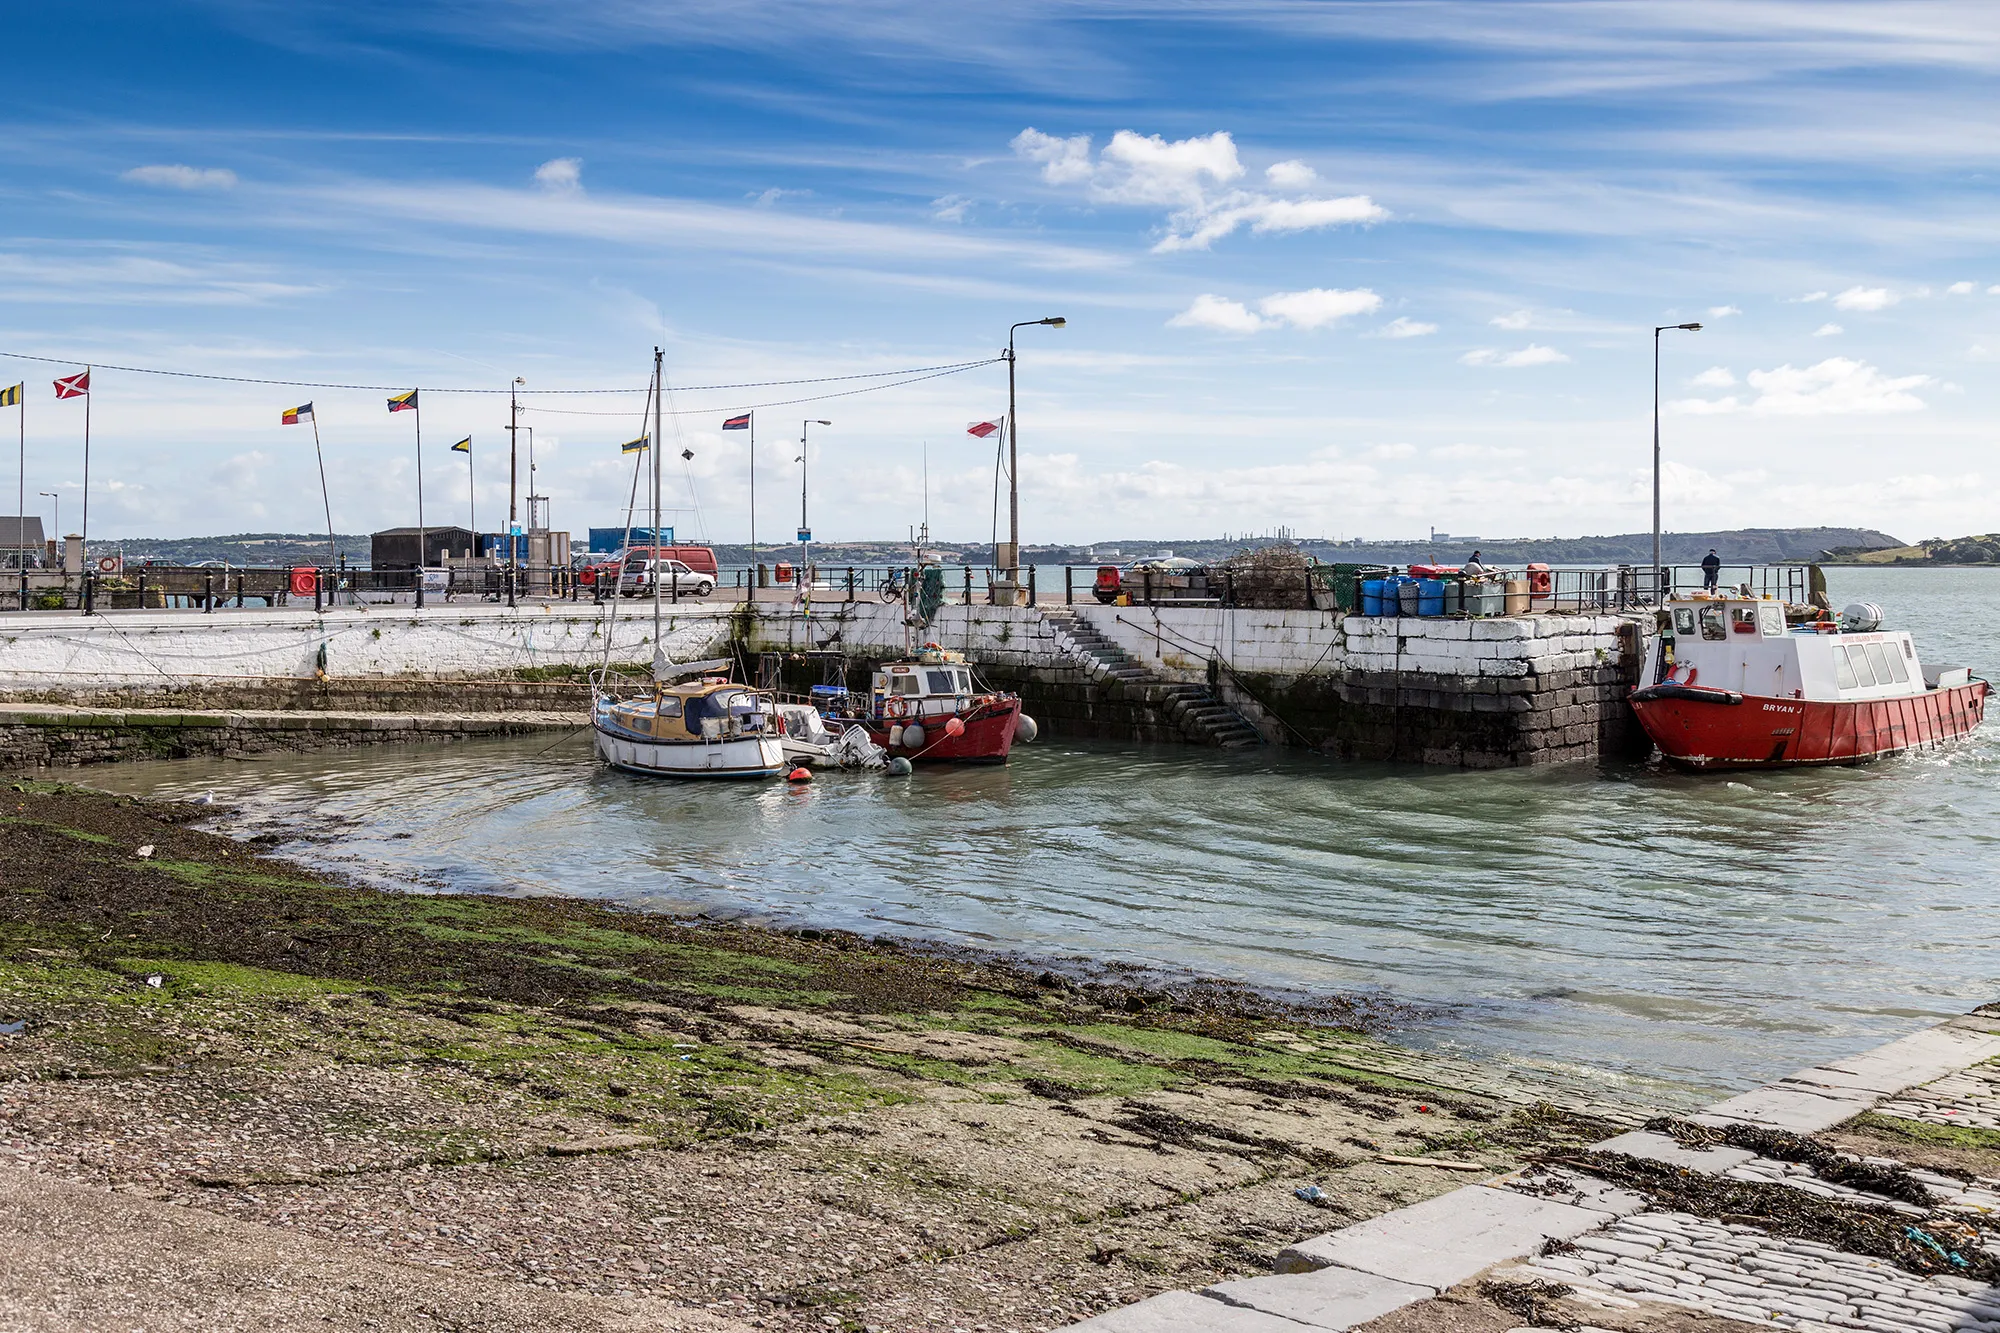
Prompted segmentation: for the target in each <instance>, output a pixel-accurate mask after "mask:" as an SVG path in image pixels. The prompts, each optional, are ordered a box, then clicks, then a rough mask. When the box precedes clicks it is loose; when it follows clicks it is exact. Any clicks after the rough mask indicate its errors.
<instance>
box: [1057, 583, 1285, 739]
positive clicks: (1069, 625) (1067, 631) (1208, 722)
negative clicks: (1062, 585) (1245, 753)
mask: <svg viewBox="0 0 2000 1333" xmlns="http://www.w3.org/2000/svg"><path fill="white" fill-rule="evenodd" d="M1043 615H1044V616H1046V617H1047V619H1048V621H1049V623H1050V624H1051V625H1052V626H1053V627H1055V628H1056V629H1058V630H1060V631H1061V632H1062V634H1063V636H1064V637H1065V638H1067V639H1068V640H1069V642H1070V643H1071V644H1072V645H1074V647H1075V648H1076V650H1077V651H1078V652H1080V653H1083V654H1084V655H1086V656H1087V657H1089V658H1090V659H1091V660H1092V661H1093V662H1094V663H1095V664H1096V665H1095V667H1094V668H1093V670H1092V673H1091V674H1093V675H1096V676H1098V677H1099V678H1100V679H1104V680H1112V681H1117V682H1118V683H1119V684H1120V685H1121V686H1124V687H1125V688H1126V689H1128V690H1130V691H1132V692H1133V693H1137V694H1139V695H1140V696H1142V697H1144V698H1147V699H1148V700H1149V701H1151V702H1154V703H1156V704H1157V705H1158V706H1159V708H1160V711H1161V712H1163V713H1165V714H1166V716H1167V719H1168V720H1169V721H1171V722H1172V723H1173V724H1174V725H1175V726H1176V727H1178V728H1179V729H1180V733H1181V735H1183V736H1184V737H1186V738H1187V739H1188V740H1190V741H1193V742H1194V743H1195V744H1197V745H1212V746H1215V747H1216V748H1218V749H1224V750H1241V749H1247V748H1249V747H1251V746H1253V745H1261V744H1263V742H1264V737H1263V735H1262V734H1261V733H1260V732H1259V731H1258V730H1257V729H1256V728H1255V727H1253V726H1251V725H1250V723H1248V722H1247V721H1245V720H1244V719H1243V717H1242V716H1241V715H1240V714H1238V713H1237V712H1236V711H1235V710H1234V709H1232V708H1230V707H1229V706H1228V705H1227V704H1225V703H1223V702H1222V701H1221V700H1219V699H1217V698H1216V697H1215V695H1214V694H1213V693H1212V692H1210V690H1209V689H1208V687H1207V686H1205V685H1183V684H1176V683H1170V682H1167V681H1164V680H1162V679H1160V678H1159V677H1158V676H1156V675H1154V674H1153V672H1152V671H1151V670H1149V669H1148V668H1147V667H1146V666H1145V665H1144V664H1143V663H1141V662H1139V661H1137V660H1135V659H1134V658H1133V657H1132V655H1131V654H1129V653H1127V652H1126V651H1125V650H1124V649H1123V648H1120V647H1119V646H1118V645H1117V644H1115V643H1113V642H1112V641H1111V640H1110V639H1108V638H1106V637H1105V636H1104V634H1103V633H1102V632H1101V631H1100V630H1098V629H1097V628H1096V627H1095V626H1094V625H1092V624H1091V623H1090V622H1089V621H1087V620H1084V619H1083V618H1082V617H1080V616H1078V615H1077V614H1076V613H1075V612H1074V611H1070V610H1068V609H1066V608H1050V609H1047V610H1045V611H1044V612H1043Z"/></svg>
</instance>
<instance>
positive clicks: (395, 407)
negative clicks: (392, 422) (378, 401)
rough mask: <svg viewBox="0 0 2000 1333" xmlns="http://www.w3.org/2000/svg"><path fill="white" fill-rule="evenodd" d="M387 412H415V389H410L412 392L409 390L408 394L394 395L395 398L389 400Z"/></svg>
mask: <svg viewBox="0 0 2000 1333" xmlns="http://www.w3.org/2000/svg"><path fill="white" fill-rule="evenodd" d="M389 410H390V411H391V412H414V411H416V410H417V391H416V390H415V389H412V390H410V391H409V392H408V393H399V394H397V395H396V396H395V397H393V398H391V399H390V400H389Z"/></svg>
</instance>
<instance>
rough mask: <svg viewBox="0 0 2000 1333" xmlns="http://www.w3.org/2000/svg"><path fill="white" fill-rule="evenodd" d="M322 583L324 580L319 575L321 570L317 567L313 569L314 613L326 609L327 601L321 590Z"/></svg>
mask: <svg viewBox="0 0 2000 1333" xmlns="http://www.w3.org/2000/svg"><path fill="white" fill-rule="evenodd" d="M321 583H322V580H321V579H320V576H319V570H318V569H317V568H315V569H314V570H313V614H314V615H318V614H319V613H320V612H321V611H324V610H325V609H326V603H325V601H324V600H323V599H322V595H321V592H320V586H321Z"/></svg>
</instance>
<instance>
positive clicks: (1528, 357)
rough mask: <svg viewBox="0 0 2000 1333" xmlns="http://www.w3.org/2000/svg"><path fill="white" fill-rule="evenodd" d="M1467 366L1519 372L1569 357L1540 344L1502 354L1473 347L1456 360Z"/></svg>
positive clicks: (1493, 350)
mask: <svg viewBox="0 0 2000 1333" xmlns="http://www.w3.org/2000/svg"><path fill="white" fill-rule="evenodd" d="M1458 359H1459V361H1460V363H1461V364H1464V365H1468V366H1498V367H1499V368H1501V369H1502V370H1520V369H1523V368H1525V367H1528V366H1554V365H1560V364H1561V363H1563V362H1565V361H1567V360H1569V357H1568V356H1566V355H1565V354H1563V353H1562V352H1559V351H1557V350H1556V349H1555V348H1553V347H1544V346H1542V345H1541V344H1540V343H1529V344H1528V345H1527V346H1526V347H1522V348H1517V349H1516V350H1514V351H1511V352H1503V351H1501V350H1499V349H1498V348H1494V347H1475V348H1473V349H1472V350H1471V351H1469V352H1467V353H1466V354H1465V355H1464V356H1461V357H1460V358H1458Z"/></svg>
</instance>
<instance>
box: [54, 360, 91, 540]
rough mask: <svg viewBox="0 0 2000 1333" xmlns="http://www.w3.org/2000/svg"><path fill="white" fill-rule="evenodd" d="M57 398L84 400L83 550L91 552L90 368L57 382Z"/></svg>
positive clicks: (66, 376) (86, 367) (81, 534)
mask: <svg viewBox="0 0 2000 1333" xmlns="http://www.w3.org/2000/svg"><path fill="white" fill-rule="evenodd" d="M56 397H58V398H81V399H83V531H82V532H81V533H80V534H79V536H80V537H81V538H82V541H83V549H84V550H85V551H86V552H88V551H89V550H90V367H89V366H85V367H84V368H83V369H82V370H80V371H78V372H77V373H76V374H74V375H65V376H63V377H62V378H61V379H59V380H57V381H56Z"/></svg>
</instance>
